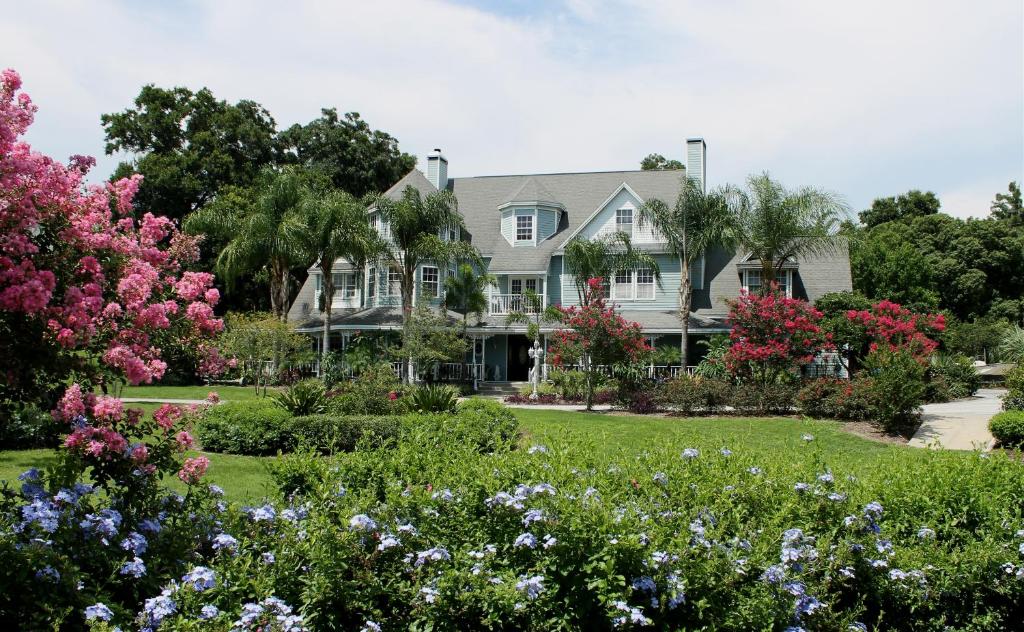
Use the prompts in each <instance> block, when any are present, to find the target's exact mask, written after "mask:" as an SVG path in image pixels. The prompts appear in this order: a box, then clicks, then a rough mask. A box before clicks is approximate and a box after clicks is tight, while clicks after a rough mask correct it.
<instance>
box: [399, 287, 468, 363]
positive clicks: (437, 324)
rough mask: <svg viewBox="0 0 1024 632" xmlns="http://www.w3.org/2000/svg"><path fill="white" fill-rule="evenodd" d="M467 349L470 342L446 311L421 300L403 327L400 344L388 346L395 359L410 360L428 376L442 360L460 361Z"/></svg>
mask: <svg viewBox="0 0 1024 632" xmlns="http://www.w3.org/2000/svg"><path fill="white" fill-rule="evenodd" d="M468 350H469V341H467V340H466V338H465V336H463V334H462V331H460V330H459V329H457V328H456V327H453V326H452V325H451V323H450V322H449V320H448V316H447V314H442V313H439V312H438V311H436V310H434V309H432V308H431V307H430V306H429V305H426V304H425V303H420V304H419V305H417V306H416V309H414V310H413V311H412V313H411V314H409V315H408V316H407V317H406V319H405V323H404V325H403V326H402V346H401V347H399V348H393V349H391V356H392V357H393V358H394V359H396V360H402V361H407V362H411V363H412V364H413V366H415V367H416V368H417V369H418V371H419V372H420V373H422V374H426V375H427V376H428V379H429V375H430V370H431V369H432V368H433V366H434V365H435V364H438V363H443V362H462V361H463V358H465V356H466V351H468Z"/></svg>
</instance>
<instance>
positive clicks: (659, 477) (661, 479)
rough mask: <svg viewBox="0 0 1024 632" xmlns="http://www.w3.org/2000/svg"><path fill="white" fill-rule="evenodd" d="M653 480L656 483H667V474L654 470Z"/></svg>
mask: <svg viewBox="0 0 1024 632" xmlns="http://www.w3.org/2000/svg"><path fill="white" fill-rule="evenodd" d="M654 482H655V483H657V484H658V485H668V475H667V474H665V473H664V472H655V473H654Z"/></svg>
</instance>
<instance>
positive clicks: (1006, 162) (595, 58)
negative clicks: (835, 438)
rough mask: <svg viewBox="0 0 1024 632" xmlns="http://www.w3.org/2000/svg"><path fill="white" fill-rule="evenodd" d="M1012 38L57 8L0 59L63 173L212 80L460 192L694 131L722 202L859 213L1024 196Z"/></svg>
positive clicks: (928, 10)
mask: <svg viewBox="0 0 1024 632" xmlns="http://www.w3.org/2000/svg"><path fill="white" fill-rule="evenodd" d="M1022 23H1024V8H1022V7H1021V5H1020V3H1019V2H1018V1H1016V0H1009V1H999V2H985V3H962V2H955V1H946V0H944V1H941V2H929V3H928V4H927V5H924V6H921V5H919V4H917V3H901V2H881V1H867V2H860V3H857V4H856V5H850V4H849V3H845V4H839V3H828V2H813V1H807V2H781V3H778V2H773V3H761V2H755V1H753V0H748V1H740V2H716V3H706V2H673V1H670V0H668V1H665V2H647V1H644V2H634V3H624V2H602V1H587V0H571V1H568V2H566V3H565V4H564V5H562V6H558V7H551V6H550V5H547V4H542V5H541V8H540V9H538V11H537V12H534V13H533V14H528V15H497V14H494V13H488V12H486V11H483V10H480V9H476V8H473V7H471V6H466V5H454V4H450V3H445V2H438V1H434V2H416V3H412V2H409V3H395V2H382V1H375V2H359V3H330V2H319V3H318V2H312V1H304V2H300V1H296V2H289V3H280V2H278V3H272V2H242V1H240V0H235V1H232V2H211V3H191V4H182V5H175V6H174V7H169V6H167V5H153V4H146V5H140V6H133V5H125V4H122V3H119V2H115V1H113V0H102V1H96V2H93V3H89V4H88V5H86V4H79V3H70V2H69V3H60V2H52V1H51V2H32V3H27V2H26V3H19V4H18V5H17V8H16V9H15V10H14V11H13V12H10V11H9V12H8V17H7V19H5V21H4V23H2V24H0V59H3V60H4V63H5V64H9V65H11V66H13V67H15V68H17V69H18V70H19V71H20V72H21V73H22V75H23V77H24V79H25V84H26V89H27V90H28V91H29V92H30V93H31V94H32V95H33V98H34V99H35V100H36V102H37V104H38V105H39V106H40V114H39V116H38V117H37V120H38V123H37V127H36V128H35V129H34V130H33V132H32V135H31V137H30V140H31V141H32V142H34V143H35V144H37V146H38V147H39V148H40V149H42V150H44V151H47V152H49V153H52V154H54V155H56V156H65V155H68V154H71V153H86V152H89V153H96V154H101V153H102V150H103V141H102V130H101V129H100V127H99V115H100V114H101V113H103V112H111V111H116V110H120V109H123V108H125V107H127V106H128V104H130V102H131V100H132V98H133V97H134V96H135V94H137V92H138V89H139V87H140V86H141V85H142V84H144V83H156V84H158V85H162V86H171V85H188V86H190V87H193V88H198V87H200V86H204V85H205V86H208V87H210V88H211V89H212V90H213V92H214V93H215V94H216V95H217V96H219V97H221V98H226V99H229V100H237V99H241V98H251V99H254V100H256V101H258V102H260V103H262V104H263V105H264V106H266V107H267V108H268V109H269V110H270V111H271V113H273V115H274V116H275V118H276V119H277V121H278V124H279V126H281V127H284V126H286V125H290V124H292V123H295V122H305V121H308V120H310V119H311V118H313V117H315V116H316V115H317V114H318V112H319V108H320V107H330V106H337V107H338V108H339V110H341V111H349V110H356V111H359V112H360V113H361V114H362V115H363V116H364V118H366V119H367V120H368V121H369V122H370V124H371V125H373V126H374V127H377V128H380V129H384V130H386V131H388V132H390V133H392V134H394V135H395V136H396V137H397V138H398V139H399V140H400V141H401V143H402V147H403V149H405V150H406V151H409V152H411V153H415V154H417V155H419V156H423V155H424V154H425V153H426V152H427V151H428V150H429V149H430V148H432V147H434V146H438V145H440V146H442V147H443V148H444V149H445V153H446V155H447V156H448V157H449V159H450V160H451V171H452V175H453V176H460V175H477V174H490V173H515V172H537V171H567V170H583V169H619V168H635V167H636V165H638V163H639V160H640V158H641V157H643V156H644V155H646V154H647V153H650V152H652V151H657V152H660V153H663V154H666V155H675V156H681V155H682V151H683V142H684V139H685V138H686V137H687V136H692V135H702V136H704V137H705V138H706V139H707V141H708V144H709V178H710V179H711V181H712V182H713V183H721V182H725V181H733V182H735V181H738V180H741V179H742V178H743V177H744V176H745V175H746V174H748V173H751V172H755V171H761V170H764V169H768V170H770V171H772V172H773V173H774V174H775V175H777V176H778V177H780V178H782V179H783V180H784V181H786V182H787V183H790V184H793V185H797V184H815V185H819V186H824V187H827V188H830V189H834V190H837V191H839V192H840V193H843V194H845V195H846V197H847V198H848V199H849V200H850V201H851V203H852V204H853V205H854V207H855V208H863V207H865V206H867V205H868V204H869V203H870V200H871V199H872V198H873V197H876V196H881V195H890V194H894V193H899V192H902V191H905V190H907V189H910V188H920V189H932V190H935V191H937V192H949V193H948V194H947V195H949V196H952V197H954V198H955V199H956V195H961V196H966V195H968V194H967V193H957V192H966V191H972V192H974V193H970V194H969V195H971V196H975V199H982V198H984V199H985V200H990V199H991V197H992V195H993V194H994V193H995V192H996V191H998V190H1001V189H1003V188H1005V183H1006V182H1007V181H1009V180H1011V179H1018V180H1019V179H1021V174H1022V172H1024V83H1022V82H1021V81H1020V80H1019V78H1020V77H1021V76H1022V75H1024V62H1022V55H1021V37H1022V26H1021V25H1022ZM113 163H114V160H112V159H109V158H108V159H104V160H103V161H102V163H101V171H102V173H101V175H104V174H106V173H109V171H110V170H111V169H112V167H113ZM993 183H996V184H995V187H996V188H995V189H991V188H989V187H991V186H993ZM957 200H958V205H960V204H962V205H963V208H968V206H969V207H970V208H972V209H974V208H977V203H971V204H970V205H968V204H967V202H968V200H967V199H966V198H965V197H960V198H958V199H957ZM958 205H953V204H951V203H948V202H946V201H945V200H944V208H946V209H950V210H953V208H954V207H956V208H960V206H958ZM980 208H981V209H982V210H985V209H987V208H988V203H987V201H986V202H985V203H984V204H983V205H982V206H981V207H980Z"/></svg>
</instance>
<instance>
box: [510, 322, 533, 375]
mask: <svg viewBox="0 0 1024 632" xmlns="http://www.w3.org/2000/svg"><path fill="white" fill-rule="evenodd" d="M531 346H533V343H531V342H530V339H529V338H527V337H526V336H523V335H518V334H516V335H510V336H509V337H508V380H509V381H510V382H525V381H527V380H528V379H530V368H531V366H532V365H533V361H532V360H530V347H531Z"/></svg>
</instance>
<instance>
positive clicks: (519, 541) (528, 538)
mask: <svg viewBox="0 0 1024 632" xmlns="http://www.w3.org/2000/svg"><path fill="white" fill-rule="evenodd" d="M512 546H514V547H515V548H520V547H523V546H525V547H526V548H528V549H535V548H537V536H535V535H533V534H532V533H524V534H522V535H520V536H519V537H518V538H516V541H515V542H513V543H512Z"/></svg>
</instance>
